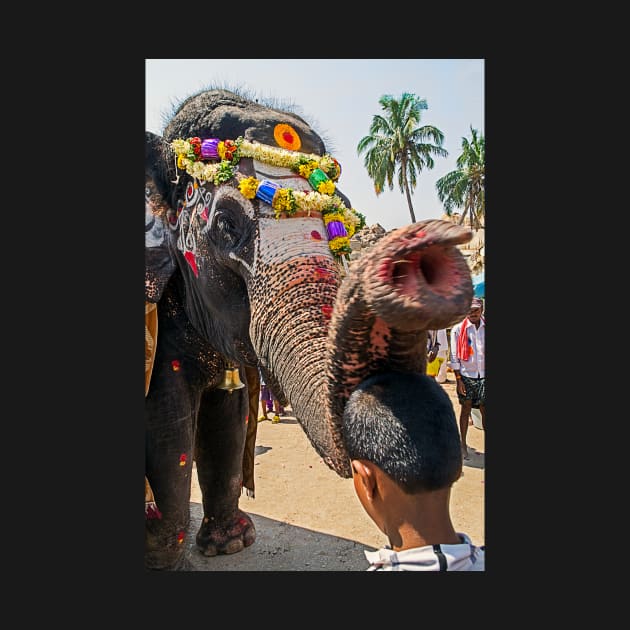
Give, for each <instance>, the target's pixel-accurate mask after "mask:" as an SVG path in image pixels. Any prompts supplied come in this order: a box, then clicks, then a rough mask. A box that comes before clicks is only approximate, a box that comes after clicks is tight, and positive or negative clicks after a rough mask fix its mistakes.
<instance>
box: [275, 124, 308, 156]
mask: <svg viewBox="0 0 630 630" xmlns="http://www.w3.org/2000/svg"><path fill="white" fill-rule="evenodd" d="M273 137H274V138H275V139H276V142H277V143H278V146H279V147H282V148H283V149H289V150H290V151H299V149H300V147H301V146H302V141H301V140H300V136H298V133H297V131H296V130H295V129H293V127H291V125H285V124H284V123H279V124H277V125H276V126H275V127H274V129H273Z"/></svg>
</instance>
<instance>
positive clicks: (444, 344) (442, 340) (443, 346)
mask: <svg viewBox="0 0 630 630" xmlns="http://www.w3.org/2000/svg"><path fill="white" fill-rule="evenodd" d="M437 342H438V343H439V344H440V345H439V350H438V353H437V358H438V359H443V361H442V363H441V364H440V369H439V370H438V373H437V376H436V377H435V380H436V381H437V382H438V383H440V384H442V383H447V382H448V380H447V378H446V371H447V370H448V335H447V334H446V328H440V330H438V331H437Z"/></svg>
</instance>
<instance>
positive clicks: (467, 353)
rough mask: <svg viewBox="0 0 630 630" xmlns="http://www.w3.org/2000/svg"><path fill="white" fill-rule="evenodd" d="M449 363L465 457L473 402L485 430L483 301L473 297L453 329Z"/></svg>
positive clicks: (484, 322) (466, 455) (484, 331)
mask: <svg viewBox="0 0 630 630" xmlns="http://www.w3.org/2000/svg"><path fill="white" fill-rule="evenodd" d="M450 357H451V358H450V361H449V366H450V368H451V369H452V370H453V372H454V373H455V383H456V386H457V387H456V389H457V399H458V400H459V404H460V405H461V409H460V412H459V431H460V434H461V440H462V457H463V458H464V459H468V446H467V445H466V435H467V433H468V422H469V418H470V414H471V410H472V408H473V405H474V406H475V407H477V408H478V409H479V412H480V413H481V424H482V427H483V430H484V431H485V430H486V321H485V318H484V317H483V301H482V300H481V299H479V298H476V297H475V298H473V299H472V302H471V304H470V310H469V312H468V316H467V317H465V318H464V320H463V321H462V322H460V323H459V324H457V325H456V326H453V329H452V330H451V349H450Z"/></svg>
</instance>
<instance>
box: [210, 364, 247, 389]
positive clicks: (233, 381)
mask: <svg viewBox="0 0 630 630" xmlns="http://www.w3.org/2000/svg"><path fill="white" fill-rule="evenodd" d="M243 387H245V383H243V382H242V381H241V378H240V376H239V373H238V368H237V367H236V368H227V369H226V370H225V375H224V376H223V382H222V383H221V384H220V385H217V389H226V390H227V391H228V392H229V393H230V394H231V393H232V392H233V391H234V390H235V389H242V388H243Z"/></svg>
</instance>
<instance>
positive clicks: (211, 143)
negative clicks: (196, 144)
mask: <svg viewBox="0 0 630 630" xmlns="http://www.w3.org/2000/svg"><path fill="white" fill-rule="evenodd" d="M219 142H221V141H220V140H219V138H206V139H205V140H204V141H203V142H202V143H201V159H202V160H218V159H219V152H218V151H217V147H218V146H219Z"/></svg>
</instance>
